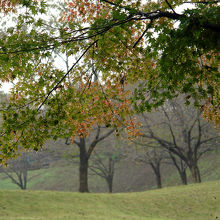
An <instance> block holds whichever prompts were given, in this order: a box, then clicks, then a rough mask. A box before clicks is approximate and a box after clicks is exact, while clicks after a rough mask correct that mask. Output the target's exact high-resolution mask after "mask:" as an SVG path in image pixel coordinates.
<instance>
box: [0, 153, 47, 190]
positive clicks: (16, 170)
mask: <svg viewBox="0 0 220 220" xmlns="http://www.w3.org/2000/svg"><path fill="white" fill-rule="evenodd" d="M46 155H47V154H44V155H42V154H41V153H36V152H23V153H21V155H20V156H19V157H17V159H16V160H9V161H8V164H7V167H3V166H1V170H0V171H2V172H3V173H4V174H5V175H6V176H7V177H8V178H9V179H11V181H12V183H14V184H16V185H18V186H19V187H20V188H21V189H22V190H25V189H27V184H28V182H29V181H30V180H31V179H32V178H33V177H35V176H33V175H32V176H29V175H28V172H29V171H30V170H36V169H40V168H45V166H46V167H47V166H49V163H48V161H47V159H45V157H47V156H46Z"/></svg>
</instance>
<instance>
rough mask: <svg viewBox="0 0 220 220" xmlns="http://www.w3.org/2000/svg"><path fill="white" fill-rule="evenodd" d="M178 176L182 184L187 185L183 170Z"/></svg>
mask: <svg viewBox="0 0 220 220" xmlns="http://www.w3.org/2000/svg"><path fill="white" fill-rule="evenodd" d="M179 174H180V178H181V181H182V184H184V185H187V175H186V171H185V170H183V171H180V172H179Z"/></svg>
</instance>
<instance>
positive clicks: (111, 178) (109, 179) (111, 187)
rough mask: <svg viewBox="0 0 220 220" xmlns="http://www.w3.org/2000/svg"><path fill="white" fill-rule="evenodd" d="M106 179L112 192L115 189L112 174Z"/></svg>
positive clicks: (109, 190)
mask: <svg viewBox="0 0 220 220" xmlns="http://www.w3.org/2000/svg"><path fill="white" fill-rule="evenodd" d="M106 181H107V184H108V192H109V193H112V190H113V177H112V176H111V177H108V178H107V179H106Z"/></svg>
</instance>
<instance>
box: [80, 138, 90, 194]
mask: <svg viewBox="0 0 220 220" xmlns="http://www.w3.org/2000/svg"><path fill="white" fill-rule="evenodd" d="M79 149H80V165H79V192H89V188H88V157H87V152H86V145H85V139H84V138H80V145H79Z"/></svg>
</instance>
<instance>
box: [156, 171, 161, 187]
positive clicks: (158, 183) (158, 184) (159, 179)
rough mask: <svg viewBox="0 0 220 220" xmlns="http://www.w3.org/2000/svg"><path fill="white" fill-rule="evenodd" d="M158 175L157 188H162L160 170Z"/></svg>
mask: <svg viewBox="0 0 220 220" xmlns="http://www.w3.org/2000/svg"><path fill="white" fill-rule="evenodd" d="M156 177H157V188H158V189H161V188H162V181H161V175H160V172H158V173H157V174H156Z"/></svg>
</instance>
